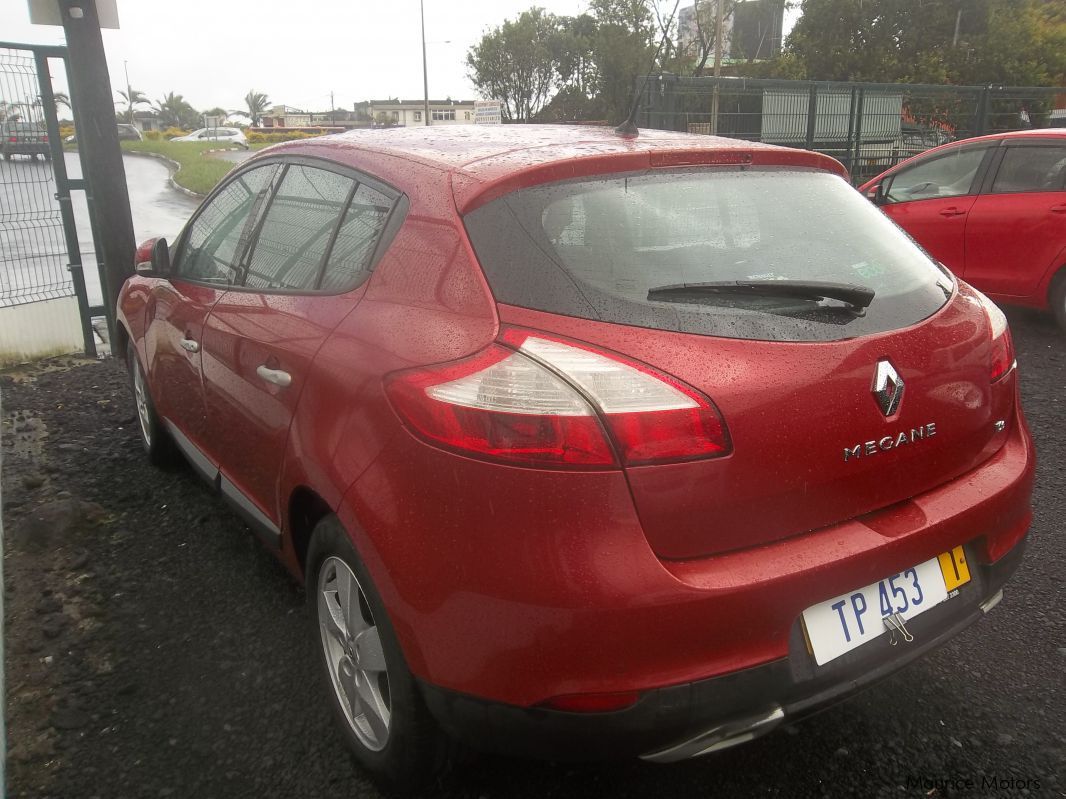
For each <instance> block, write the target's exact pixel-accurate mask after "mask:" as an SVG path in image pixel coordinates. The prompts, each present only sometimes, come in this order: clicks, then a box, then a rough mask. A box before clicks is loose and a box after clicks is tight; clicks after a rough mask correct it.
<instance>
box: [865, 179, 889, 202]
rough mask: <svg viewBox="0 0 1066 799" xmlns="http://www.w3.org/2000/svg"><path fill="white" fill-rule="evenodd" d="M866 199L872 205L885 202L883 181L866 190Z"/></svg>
mask: <svg viewBox="0 0 1066 799" xmlns="http://www.w3.org/2000/svg"><path fill="white" fill-rule="evenodd" d="M866 199H867V200H869V201H870V202H872V203H873V204H874V205H884V204H885V190H884V184H883V183H876V184H874V185H873V186H871V187H870V188H868V189H867V190H866Z"/></svg>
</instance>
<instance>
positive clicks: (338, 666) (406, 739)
mask: <svg viewBox="0 0 1066 799" xmlns="http://www.w3.org/2000/svg"><path fill="white" fill-rule="evenodd" d="M306 563H307V569H306V575H307V580H306V588H307V602H308V609H309V610H310V615H311V619H312V622H313V625H312V627H313V630H312V632H313V636H314V639H315V649H316V650H317V651H318V662H319V664H320V666H321V675H322V677H323V680H324V682H325V687H326V691H327V693H328V695H329V704H330V707H331V708H332V711H333V715H334V718H335V719H336V720H337V723H338V726H339V728H340V731H341V734H342V735H343V737H344V740H345V743H346V744H347V745H348V748H349V749H350V751H351V753H352V756H353V757H354V759H355V761H356V762H357V763H358V764H359V765H360V766H361V767H362V768H364V769H365V770H366V771H367V772H369V773H370V775H372V776H373V778H374V779H375V780H377V781H378V782H379V783H381V784H382V787H385V788H387V789H392V790H397V791H401V792H409V791H414V790H417V789H418V788H420V787H422V786H424V785H425V784H426V783H428V782H429V781H430V780H431V779H432V778H433V777H435V776H436V775H438V774H440V773H441V772H442V771H443V770H444V768H445V767H446V766H447V764H448V763H449V761H450V759H451V756H452V754H453V750H454V748H455V745H454V744H453V743H452V742H451V741H450V740H449V739H448V738H447V737H446V736H445V734H444V733H443V731H441V729H440V727H439V726H438V725H437V723H436V721H435V720H434V719H433V717H432V715H431V714H430V712H429V710H428V709H427V708H426V705H425V702H424V701H423V699H422V695H421V693H420V691H419V688H418V685H417V684H416V683H415V680H414V677H413V676H412V675H411V672H410V670H409V669H408V667H407V662H406V660H405V659H404V656H403V651H402V650H401V648H400V644H399V640H398V639H397V637H396V633H395V630H394V628H393V626H392V622H391V621H390V620H389V616H388V613H387V611H386V610H385V606H384V604H383V603H382V601H381V597H380V595H379V594H378V592H377V589H376V588H375V587H374V583H373V581H372V580H371V579H370V575H369V573H368V572H367V570H366V567H365V566H364V565H363V561H362V559H361V558H360V557H359V555H358V553H357V552H356V550H355V546H354V545H353V544H352V542H351V539H350V538H349V537H348V534H347V532H346V531H345V529H344V527H343V526H342V525H341V523H340V520H339V519H337V517H336V516H332V515H331V516H326V517H325V518H324V519H322V521H320V522H319V523H318V524H317V525H316V526H315V529H314V531H313V532H312V534H311V541H310V544H309V546H308V552H307V559H306ZM346 586H347V588H346ZM353 591H355V592H357V593H356V594H354V596H353V594H352V592H353ZM345 592H347V594H346V595H347V596H348V597H351V598H352V599H354V600H355V601H349V602H345V601H344V599H343V597H344V596H345ZM378 667H381V668H378ZM346 686H347V687H346ZM353 694H354V695H355V699H354V700H352V699H350V698H349V697H351V696H352V695H353Z"/></svg>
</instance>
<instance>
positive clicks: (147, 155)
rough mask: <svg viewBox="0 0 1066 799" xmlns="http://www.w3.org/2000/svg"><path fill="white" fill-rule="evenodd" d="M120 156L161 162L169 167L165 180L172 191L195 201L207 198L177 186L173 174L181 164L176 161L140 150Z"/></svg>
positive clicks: (125, 152) (129, 151) (127, 151)
mask: <svg viewBox="0 0 1066 799" xmlns="http://www.w3.org/2000/svg"><path fill="white" fill-rule="evenodd" d="M206 152H211V151H206ZM122 154H123V155H139V156H141V157H142V158H154V159H156V160H157V161H163V162H164V163H165V164H166V165H167V166H168V167H170V176H169V177H168V178H167V182H168V183H169V184H170V187H171V188H172V189H175V190H176V191H180V192H181V193H182V194H185V195H187V196H189V197H194V198H196V199H197V200H202V199H203V198H204V197H206V196H207V195H206V194H200V193H199V192H195V191H193V190H192V189H187V188H185V187H184V186H182V185H181V184H179V183H178V182H177V181H176V180H174V174H175V173H176V172H177V171H178V170H179V169H181V164H179V163H178V162H177V161H174V160H173V159H170V158H167V157H166V156H165V155H161V154H160V153H146V152H143V151H141V150H124V151H123V152H122Z"/></svg>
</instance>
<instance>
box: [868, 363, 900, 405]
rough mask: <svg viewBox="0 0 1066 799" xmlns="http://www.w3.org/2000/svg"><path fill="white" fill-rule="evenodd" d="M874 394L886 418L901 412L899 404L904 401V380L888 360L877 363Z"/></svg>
mask: <svg viewBox="0 0 1066 799" xmlns="http://www.w3.org/2000/svg"><path fill="white" fill-rule="evenodd" d="M873 392H874V399H875V400H877V404H878V405H879V406H880V408H881V413H883V414H884V415H885V416H886V417H889V416H892V415H893V414H894V413H895V412H896V411H898V410H899V404H900V402H901V401H902V400H903V378H902V377H900V376H899V374H898V373H897V372H896V370H895V369H894V368H893V367H892V364H890V363H889V362H888V361H887V360H880V361H878V362H877V371H876V372H874V387H873Z"/></svg>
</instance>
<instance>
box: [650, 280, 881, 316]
mask: <svg viewBox="0 0 1066 799" xmlns="http://www.w3.org/2000/svg"><path fill="white" fill-rule="evenodd" d="M874 293H875V292H874V290H873V289H871V288H867V287H866V286H859V285H856V284H854V283H829V282H822V281H817V280H716V281H711V282H709V283H675V284H674V285H671V286H657V287H655V288H653V289H649V290H648V299H649V300H668V299H671V298H676V297H681V296H685V295H688V294H759V295H765V296H773V297H799V298H802V299H813V300H817V299H829V300H840V301H841V302H843V303H847V305H849V306H850V307H851V308H853V309H854V310H855V311H862V310H863V309H864V308H867V307H869V305H870V303H871V302H873V299H874Z"/></svg>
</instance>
